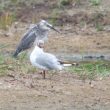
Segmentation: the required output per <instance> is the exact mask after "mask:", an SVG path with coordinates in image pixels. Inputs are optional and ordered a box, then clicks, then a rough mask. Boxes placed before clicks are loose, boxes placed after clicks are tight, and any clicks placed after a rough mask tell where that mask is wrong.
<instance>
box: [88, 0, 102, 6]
mask: <svg viewBox="0 0 110 110" xmlns="http://www.w3.org/2000/svg"><path fill="white" fill-rule="evenodd" d="M90 2H91V3H92V5H93V6H98V5H100V3H101V0H90Z"/></svg>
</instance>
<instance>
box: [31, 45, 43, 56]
mask: <svg viewBox="0 0 110 110" xmlns="http://www.w3.org/2000/svg"><path fill="white" fill-rule="evenodd" d="M32 53H34V54H35V55H37V54H41V53H43V48H40V47H38V46H35V48H34V50H33V51H32Z"/></svg>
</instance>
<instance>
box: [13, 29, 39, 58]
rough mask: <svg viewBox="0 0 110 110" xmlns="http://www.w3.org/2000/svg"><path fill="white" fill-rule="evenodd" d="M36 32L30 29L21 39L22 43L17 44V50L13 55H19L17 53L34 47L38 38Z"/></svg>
mask: <svg viewBox="0 0 110 110" xmlns="http://www.w3.org/2000/svg"><path fill="white" fill-rule="evenodd" d="M36 37H37V36H36V33H35V30H33V29H32V30H29V31H28V32H27V33H26V34H25V35H24V37H23V38H22V39H21V41H20V43H19V44H18V46H17V49H16V51H15V52H14V54H13V56H14V57H17V55H18V54H19V53H20V52H21V51H24V50H26V49H29V48H30V47H32V45H33V43H34V41H35V39H36Z"/></svg>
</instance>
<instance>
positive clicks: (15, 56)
mask: <svg viewBox="0 0 110 110" xmlns="http://www.w3.org/2000/svg"><path fill="white" fill-rule="evenodd" d="M20 52H21V50H18V49H16V51H15V52H14V53H13V57H14V58H17V56H18V54H19V53H20Z"/></svg>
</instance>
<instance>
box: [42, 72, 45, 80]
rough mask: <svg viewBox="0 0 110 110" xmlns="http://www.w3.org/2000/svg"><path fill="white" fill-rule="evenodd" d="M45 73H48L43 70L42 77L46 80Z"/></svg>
mask: <svg viewBox="0 0 110 110" xmlns="http://www.w3.org/2000/svg"><path fill="white" fill-rule="evenodd" d="M45 73H46V71H45V70H43V72H42V75H43V78H44V79H45Z"/></svg>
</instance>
